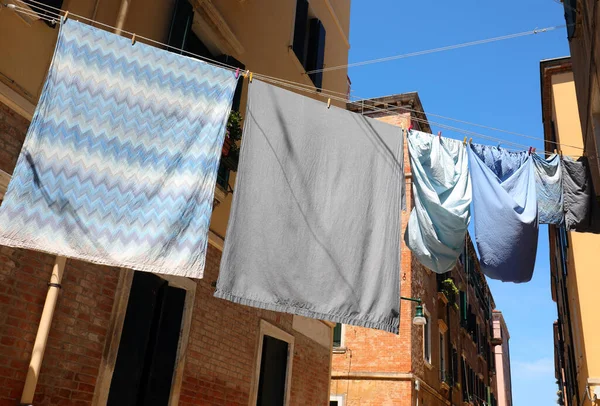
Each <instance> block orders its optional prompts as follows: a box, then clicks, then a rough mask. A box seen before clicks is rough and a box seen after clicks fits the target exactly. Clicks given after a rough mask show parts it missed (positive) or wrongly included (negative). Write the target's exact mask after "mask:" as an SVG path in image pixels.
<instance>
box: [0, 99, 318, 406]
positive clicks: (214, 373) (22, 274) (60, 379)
mask: <svg viewBox="0 0 600 406" xmlns="http://www.w3.org/2000/svg"><path fill="white" fill-rule="evenodd" d="M27 125H28V122H27V120H24V119H22V118H21V117H19V116H17V115H15V114H14V113H13V112H12V111H11V110H10V109H8V108H7V107H6V106H4V105H2V104H0V168H1V169H3V170H5V171H7V172H9V173H12V170H13V168H14V165H15V162H16V158H17V155H18V153H19V150H20V147H21V145H22V142H23V140H24V137H25V133H26V130H27ZM220 259H221V253H220V251H219V250H217V249H216V248H213V247H212V246H209V249H208V254H207V261H206V269H205V277H204V279H202V280H197V281H196V284H197V288H196V289H197V290H196V297H195V306H194V309H193V316H192V318H193V319H192V325H191V330H190V335H189V341H188V351H187V356H186V363H185V369H184V376H183V382H182V386H181V395H180V404H181V405H247V404H248V399H249V394H250V389H251V388H250V386H251V382H252V377H253V374H254V371H255V357H256V348H257V345H258V339H259V338H258V337H259V326H260V320H261V319H264V320H266V321H268V322H269V323H271V324H273V325H275V326H276V327H278V328H280V329H282V330H284V331H285V332H287V333H289V334H292V335H293V336H294V337H295V346H294V354H293V356H294V359H293V371H292V381H291V382H292V383H291V394H290V396H291V399H290V405H327V404H328V399H329V372H330V371H329V366H330V350H329V348H328V347H324V346H322V345H320V344H318V343H316V342H315V341H313V340H311V339H309V338H308V337H306V336H304V335H303V334H301V333H299V332H297V331H295V330H294V329H293V328H292V321H293V317H292V316H291V315H289V314H283V313H276V312H271V311H263V310H258V309H254V308H250V307H245V306H241V305H236V304H233V303H231V302H228V301H225V300H221V299H216V298H214V297H213V292H214V288H213V287H212V286H211V282H213V281H216V279H217V275H218V269H219V263H220ZM53 264H54V257H53V256H52V255H47V254H42V253H38V252H34V251H28V250H22V249H13V248H8V247H0V406H8V405H10V406H13V405H15V404H17V403H18V401H19V399H20V397H21V393H22V391H23V386H24V382H25V376H26V374H27V368H28V364H29V360H30V358H31V351H32V347H33V342H34V340H35V335H36V332H37V326H38V323H39V319H40V316H41V313H42V307H43V304H44V301H45V298H46V293H47V283H48V281H49V278H50V274H51V271H52V266H53ZM120 275H121V273H120V271H119V270H118V269H115V268H110V267H104V266H98V265H93V264H90V263H85V262H81V261H76V260H68V261H67V264H66V266H65V272H64V278H63V283H62V285H63V288H62V290H61V292H60V295H59V298H58V302H57V306H56V311H55V315H54V320H53V323H52V327H51V331H50V335H49V338H48V345H47V349H46V353H45V356H44V362H43V364H42V369H41V371H40V377H39V383H38V386H37V390H36V396H35V399H34V403H35V404H36V405H40V406H42V405H77V406H79V405H89V404H91V401H92V398H93V396H94V390H95V387H96V383H97V380H98V374H99V368H100V365H101V362H102V357H103V356H104V355H103V354H104V351H105V346H106V345H107V337H108V336H109V335H110V333H109V332H108V329H109V328H110V322H111V318H112V317H113V313H114V310H115V309H114V306H115V302H116V301H115V297H116V292H117V284H118V282H119V277H120Z"/></svg>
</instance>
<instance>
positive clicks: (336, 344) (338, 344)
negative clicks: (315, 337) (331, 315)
mask: <svg viewBox="0 0 600 406" xmlns="http://www.w3.org/2000/svg"><path fill="white" fill-rule="evenodd" d="M342 327H343V326H342V324H341V323H336V324H335V327H334V328H333V348H342V347H343V345H342V342H343V341H342Z"/></svg>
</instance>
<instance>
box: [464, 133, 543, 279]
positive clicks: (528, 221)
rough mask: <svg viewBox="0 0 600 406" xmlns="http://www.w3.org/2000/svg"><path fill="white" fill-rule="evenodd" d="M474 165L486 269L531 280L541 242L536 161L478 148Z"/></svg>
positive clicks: (474, 150) (471, 158) (478, 234)
mask: <svg viewBox="0 0 600 406" xmlns="http://www.w3.org/2000/svg"><path fill="white" fill-rule="evenodd" d="M469 167H470V171H471V180H472V182H473V211H474V217H475V237H476V241H477V248H478V251H479V255H480V263H481V268H482V271H483V272H484V274H486V275H487V276H489V277H490V278H493V279H499V280H501V281H504V282H527V281H529V280H531V277H532V275H533V268H534V265H535V257H536V251H537V240H538V216H537V199H536V184H535V174H534V168H533V157H532V156H530V155H528V154H527V152H509V151H506V150H504V149H501V148H497V147H489V146H485V145H477V144H473V145H471V148H469Z"/></svg>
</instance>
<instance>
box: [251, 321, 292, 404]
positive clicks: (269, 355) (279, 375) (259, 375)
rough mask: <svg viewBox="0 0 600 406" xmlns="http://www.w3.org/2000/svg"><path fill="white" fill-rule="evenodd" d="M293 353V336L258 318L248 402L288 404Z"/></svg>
mask: <svg viewBox="0 0 600 406" xmlns="http://www.w3.org/2000/svg"><path fill="white" fill-rule="evenodd" d="M293 353H294V336H292V335H290V334H288V333H286V332H284V331H283V330H280V329H278V328H277V327H275V326H273V325H272V324H269V323H267V322H266V321H264V320H261V322H260V335H259V343H258V352H257V360H256V370H255V374H254V381H253V382H254V383H253V391H252V393H251V399H252V404H255V405H257V406H267V405H269V406H271V405H287V404H288V402H289V397H290V394H289V392H290V386H291V385H290V382H291V374H292V361H293V356H290V355H291V354H293Z"/></svg>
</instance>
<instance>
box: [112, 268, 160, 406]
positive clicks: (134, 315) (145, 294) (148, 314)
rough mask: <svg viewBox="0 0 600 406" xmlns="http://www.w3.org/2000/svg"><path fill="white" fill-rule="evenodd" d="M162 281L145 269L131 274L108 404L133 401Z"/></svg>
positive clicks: (139, 384)
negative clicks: (131, 278) (131, 279)
mask: <svg viewBox="0 0 600 406" xmlns="http://www.w3.org/2000/svg"><path fill="white" fill-rule="evenodd" d="M163 285H166V282H165V281H164V280H162V279H161V278H159V277H158V276H155V275H153V274H151V273H148V272H136V273H135V274H134V276H133V282H132V284H131V291H130V293H129V301H128V303H127V311H126V313H125V321H124V323H123V331H122V333H121V341H120V343H119V351H118V353H117V360H116V362H115V369H114V373H113V376H112V381H111V384H110V392H109V395H108V402H107V404H108V405H136V404H137V396H138V393H139V388H140V386H141V380H142V373H143V369H144V361H145V358H146V350H147V348H148V344H149V341H150V331H151V329H152V322H153V320H154V311H155V307H156V304H157V297H158V294H159V291H160V289H161V287H162V286H163Z"/></svg>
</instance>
